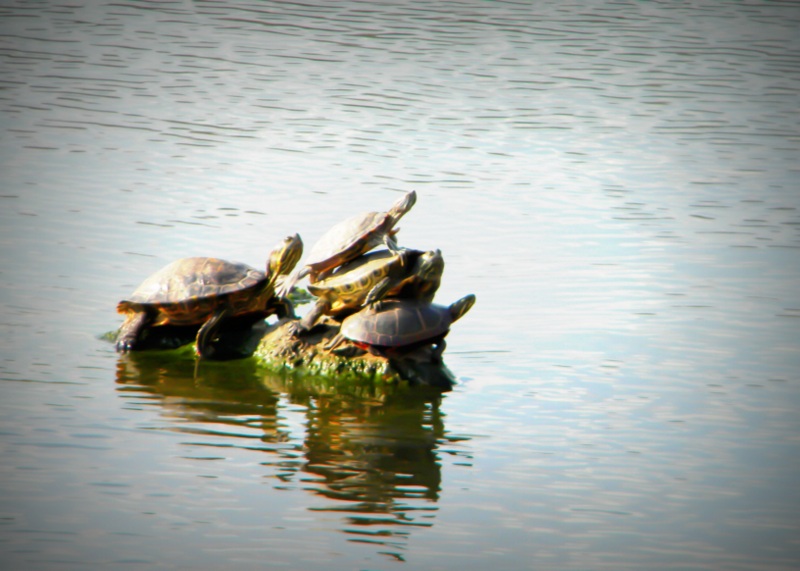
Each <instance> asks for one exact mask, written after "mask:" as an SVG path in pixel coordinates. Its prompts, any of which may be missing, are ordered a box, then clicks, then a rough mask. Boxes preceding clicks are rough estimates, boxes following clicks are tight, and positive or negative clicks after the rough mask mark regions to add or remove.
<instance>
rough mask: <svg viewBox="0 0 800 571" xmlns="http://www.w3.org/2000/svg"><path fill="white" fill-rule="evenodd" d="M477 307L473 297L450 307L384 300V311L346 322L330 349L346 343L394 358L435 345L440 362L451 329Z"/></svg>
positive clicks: (367, 312)
mask: <svg viewBox="0 0 800 571" xmlns="http://www.w3.org/2000/svg"><path fill="white" fill-rule="evenodd" d="M474 303H475V296H474V295H473V294H469V295H466V296H464V297H462V298H461V299H459V300H458V301H456V302H454V303H453V304H451V305H449V306H445V305H436V304H433V303H427V302H424V301H417V300H385V301H383V302H381V307H380V308H379V309H375V308H374V307H366V308H364V309H362V310H361V311H359V312H358V313H355V314H353V315H351V316H350V317H348V318H346V319H345V320H344V321H343V322H342V327H341V329H340V330H339V333H338V334H337V335H336V337H334V338H333V339H332V340H331V342H330V343H329V345H328V349H329V350H332V349H335V348H336V347H337V346H338V345H339V344H340V343H341V342H343V341H344V340H345V339H349V340H350V341H352V342H353V343H354V344H355V345H356V346H358V347H360V348H362V349H366V350H367V351H369V352H370V353H374V354H377V355H382V356H392V355H395V354H402V353H406V352H409V351H411V350H413V349H415V348H417V347H420V346H422V345H428V344H433V345H435V346H436V347H435V350H434V354H433V355H434V358H435V359H436V360H441V356H442V353H443V352H444V349H445V347H446V344H445V341H444V338H445V336H446V335H447V333H448V332H449V331H450V325H452V323H453V322H454V321H456V320H458V319H460V318H461V317H462V316H463V315H464V314H465V313H466V312H467V311H469V310H470V308H471V307H472V306H473V304H474Z"/></svg>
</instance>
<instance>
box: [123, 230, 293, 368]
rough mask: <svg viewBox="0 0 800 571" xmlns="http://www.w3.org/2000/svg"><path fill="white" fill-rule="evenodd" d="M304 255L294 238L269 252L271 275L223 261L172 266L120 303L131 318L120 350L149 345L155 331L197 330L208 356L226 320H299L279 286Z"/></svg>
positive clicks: (197, 260)
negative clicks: (211, 337) (212, 334)
mask: <svg viewBox="0 0 800 571" xmlns="http://www.w3.org/2000/svg"><path fill="white" fill-rule="evenodd" d="M302 254H303V242H302V240H301V239H300V236H299V235H294V236H288V237H287V238H285V239H284V240H283V241H282V242H281V243H280V244H279V245H278V246H277V247H276V248H275V249H274V250H273V251H272V252H271V253H270V256H269V262H268V264H267V271H266V272H261V271H259V270H256V269H255V268H251V267H250V266H248V265H246V264H239V263H234V262H228V261H226V260H221V259H218V258H202V257H197V258H183V259H181V260H177V261H175V262H172V263H171V264H168V265H167V266H165V267H164V268H162V269H161V270H159V271H158V272H156V273H155V274H153V275H152V276H150V277H149V278H147V279H146V280H145V281H144V282H142V284H141V285H140V286H139V287H138V288H136V291H134V292H133V294H132V295H131V297H130V299H127V300H123V301H120V302H119V304H117V311H118V312H119V313H122V314H124V315H126V316H127V318H126V319H125V322H124V323H123V324H122V326H121V327H120V329H119V333H118V334H117V350H118V351H131V350H136V349H139V348H140V345H141V346H143V347H144V346H146V345H147V344H146V343H142V341H143V340H144V339H145V338H146V336H147V334H148V331H149V330H150V329H151V328H153V327H157V326H162V325H174V326H192V325H196V326H199V331H198V332H197V341H198V347H197V351H198V353H199V354H200V355H201V356H203V354H204V351H205V349H206V345H207V342H208V337H207V336H206V333H207V332H208V331H210V330H211V329H212V328H214V327H215V325H216V324H218V322H219V321H220V320H222V319H226V318H230V317H234V316H244V315H247V314H251V313H252V314H257V315H259V316H261V318H262V319H263V318H264V317H267V316H269V315H272V314H278V316H280V317H284V316H294V309H293V308H292V306H291V303H290V302H289V301H288V300H287V299H285V298H281V297H280V296H276V295H275V283H276V281H277V280H278V278H279V277H280V276H283V275H285V274H287V273H288V272H291V271H292V270H293V269H294V267H295V265H296V264H297V262H298V260H299V259H300V257H301V256H302ZM204 341H205V342H206V345H204V343H203V342H204Z"/></svg>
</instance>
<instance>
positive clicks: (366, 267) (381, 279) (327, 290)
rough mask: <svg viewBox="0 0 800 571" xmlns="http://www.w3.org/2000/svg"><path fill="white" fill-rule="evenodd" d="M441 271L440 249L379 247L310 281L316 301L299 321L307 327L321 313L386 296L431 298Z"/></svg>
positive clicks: (339, 312)
mask: <svg viewBox="0 0 800 571" xmlns="http://www.w3.org/2000/svg"><path fill="white" fill-rule="evenodd" d="M442 272H444V259H443V258H442V253H441V251H439V250H431V251H429V252H422V251H420V250H411V249H405V250H402V251H401V252H392V251H391V250H380V251H377V252H372V253H370V254H365V255H363V256H359V257H358V258H356V259H355V260H352V261H351V262H348V263H347V264H344V265H343V266H341V267H339V268H338V269H337V270H336V271H335V272H334V273H333V274H331V275H330V276H328V277H327V278H325V279H322V280H318V281H317V282H315V283H313V284H309V286H308V291H309V292H310V293H312V294H313V295H315V296H317V302H316V304H315V305H314V307H313V308H312V309H311V311H309V312H308V313H307V314H306V316H305V317H304V318H303V319H302V320H301V321H300V322H299V324H298V326H297V330H298V331H302V330H305V331H308V330H310V329H311V328H312V327H313V326H314V324H315V323H316V322H317V320H318V319H319V318H320V317H321V316H322V315H346V314H347V313H353V312H355V311H357V310H358V309H360V308H361V306H363V305H365V304H367V305H369V304H372V303H376V302H378V301H379V300H381V299H383V298H384V297H387V296H398V295H399V296H401V297H410V298H414V299H421V300H424V301H432V300H433V296H434V294H435V293H436V290H437V289H438V287H439V283H440V282H441V278H442Z"/></svg>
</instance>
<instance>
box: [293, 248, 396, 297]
mask: <svg viewBox="0 0 800 571" xmlns="http://www.w3.org/2000/svg"><path fill="white" fill-rule="evenodd" d="M407 257H408V254H404V253H401V254H397V253H394V252H392V251H390V250H380V251H378V252H372V253H370V254H366V255H364V256H360V257H358V258H356V259H355V260H352V261H351V262H348V263H347V264H345V265H343V266H341V267H340V268H339V269H337V270H336V272H334V273H333V274H331V275H330V276H328V277H327V278H325V279H323V280H319V281H317V282H315V283H313V284H309V285H308V291H309V292H310V293H312V294H313V295H315V296H317V297H321V298H323V299H327V300H328V301H329V302H330V303H331V306H332V307H331V309H332V311H333V312H337V311H339V310H341V309H344V308H348V307H358V306H360V305H361V304H363V303H364V300H365V299H366V297H367V294H369V292H370V291H371V290H372V288H373V287H375V285H376V284H377V283H378V282H379V281H381V280H382V279H383V278H385V277H386V276H389V275H390V274H395V273H398V272H399V271H400V270H401V269H402V266H403V265H404V263H405V265H406V266H407V265H408V262H407V261H405V262H404V259H407Z"/></svg>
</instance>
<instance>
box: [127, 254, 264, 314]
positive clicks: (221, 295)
mask: <svg viewBox="0 0 800 571" xmlns="http://www.w3.org/2000/svg"><path fill="white" fill-rule="evenodd" d="M269 285H270V280H269V278H268V276H267V274H265V273H264V272H261V271H259V270H256V269H255V268H252V267H250V266H248V265H246V264H241V263H236V262H229V261H227V260H222V259H219V258H204V257H195V258H183V259H180V260H177V261H175V262H172V263H171V264H168V265H167V266H165V267H163V268H162V269H161V270H159V271H157V272H156V273H154V274H153V275H151V276H150V277H149V278H147V279H146V280H145V281H144V282H142V284H141V285H140V286H139V287H138V288H136V290H135V291H134V292H133V294H131V296H130V298H129V299H127V300H123V301H121V302H120V303H119V305H118V306H117V310H118V311H119V312H120V313H134V312H139V311H152V310H158V317H157V318H156V320H155V321H154V322H153V323H152V325H166V324H171V325H191V324H195V323H202V322H203V321H205V320H206V319H208V317H210V316H211V315H212V314H213V313H214V311H216V309H217V308H218V307H219V306H220V305H222V304H223V303H224V304H225V305H226V306H228V307H230V308H231V310H232V311H233V314H234V315H240V314H242V313H247V312H250V311H258V310H261V309H263V305H264V301H265V299H266V297H268V296H269V295H271V293H272V292H271V291H267V290H269V289H271V288H270V287H269ZM260 288H263V290H264V291H263V292H259V291H258V290H259V289H260ZM264 294H267V295H264Z"/></svg>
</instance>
